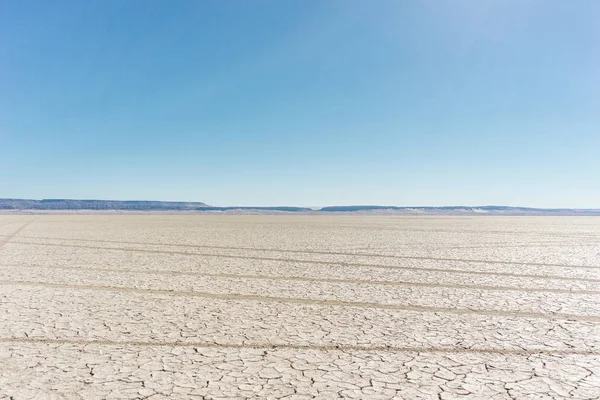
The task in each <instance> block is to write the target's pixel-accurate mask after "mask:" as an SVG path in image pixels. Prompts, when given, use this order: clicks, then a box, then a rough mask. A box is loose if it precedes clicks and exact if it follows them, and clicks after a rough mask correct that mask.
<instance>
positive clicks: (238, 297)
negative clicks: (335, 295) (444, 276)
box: [0, 280, 600, 322]
mask: <svg viewBox="0 0 600 400" xmlns="http://www.w3.org/2000/svg"><path fill="white" fill-rule="evenodd" d="M0 285H7V286H29V287H47V288H53V289H72V290H99V291H107V292H122V293H140V294H155V295H167V296H182V297H200V298H206V299H215V300H234V301H255V302H274V303H290V304H301V305H316V306H326V307H327V306H339V307H356V308H367V309H382V310H397V311H414V312H432V313H450V314H463V315H465V314H470V315H484V316H490V317H496V316H498V317H514V318H535V319H546V320H571V321H588V322H600V316H595V315H594V316H587V315H573V314H563V313H536V312H522V311H501V310H482V309H470V308H448V307H429V306H415V305H399V304H380V303H367V302H353V301H340V300H317V299H301V298H293V297H275V296H258V295H246V294H220V293H208V292H192V291H179V290H159V289H138V288H128V287H117V286H101V285H73V284H64V283H46V282H31V281H12V280H0Z"/></svg>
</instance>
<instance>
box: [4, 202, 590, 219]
mask: <svg viewBox="0 0 600 400" xmlns="http://www.w3.org/2000/svg"><path fill="white" fill-rule="evenodd" d="M0 210H13V211H20V210H23V211H26V210H31V211H36V210H37V211H77V210H96V211H111V210H114V211H194V212H235V213H249V212H265V213H267V212H287V213H369V214H373V213H376V214H396V215H597V216H600V209H574V208H552V209H550V208H531V207H509V206H442V207H422V206H414V207H405V206H403V207H398V206H331V207H322V208H319V209H313V208H307V207H290V206H273V207H247V206H240V207H236V206H231V207H214V206H209V205H207V204H206V203H202V202H180V201H139V200H132V201H121V200H71V199H43V200H29V199H0Z"/></svg>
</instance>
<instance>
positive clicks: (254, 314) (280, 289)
mask: <svg viewBox="0 0 600 400" xmlns="http://www.w3.org/2000/svg"><path fill="white" fill-rule="evenodd" d="M0 275H1V276H0V398H1V399H15V400H19V399H146V398H147V399H167V398H170V399H188V398H189V399H195V398H197V399H247V398H256V399H290V400H291V399H312V398H319V399H336V398H347V399H455V398H464V399H563V398H564V399H566V398H568V399H598V398H600V218H594V217H589V218H586V217H578V218H572V217H556V218H550V217H395V216H347V215H346V216H328V215H327V216H294V215H280V216H264V215H263V216H236V215H182V214H180V215H116V214H115V215H66V214H63V215H0Z"/></svg>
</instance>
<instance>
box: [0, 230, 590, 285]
mask: <svg viewBox="0 0 600 400" xmlns="http://www.w3.org/2000/svg"><path fill="white" fill-rule="evenodd" d="M11 243H15V244H26V245H32V246H55V247H74V248H84V249H97V250H116V251H124V252H127V251H133V252H138V253H150V254H177V255H185V256H201V257H213V258H230V259H238V260H258V261H277V262H291V263H298V264H316V265H340V266H344V267H358V268H378V269H386V270H407V271H425V272H441V273H461V274H470V275H482V276H510V277H521V278H543V279H553V280H563V281H575V282H577V281H580V282H599V283H600V279H592V278H571V277H562V276H556V275H540V274H517V273H513V272H490V271H473V270H465V269H447V268H424V267H408V266H395V265H381V264H369V263H354V262H342V261H322V260H298V259H293V258H277V257H258V256H237V255H226V254H211V253H190V252H185V251H168V250H147V249H128V248H122V247H100V246H82V245H62V244H54V243H52V244H50V243H30V242H19V241H15V240H13V241H12V242H11ZM421 259H425V260H439V259H432V258H421ZM452 261H462V262H479V263H483V264H485V263H488V262H487V261H471V260H457V259H453V260H452ZM502 263H503V264H514V263H509V262H502ZM522 264H523V265H535V264H527V263H522ZM542 265H544V266H559V267H571V268H579V267H578V266H573V265H552V264H542ZM581 268H586V269H599V270H600V268H599V267H590V266H583V267H581Z"/></svg>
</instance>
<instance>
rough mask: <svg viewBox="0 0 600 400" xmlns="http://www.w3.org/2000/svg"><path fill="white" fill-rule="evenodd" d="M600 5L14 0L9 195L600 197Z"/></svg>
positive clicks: (235, 199)
mask: <svg viewBox="0 0 600 400" xmlns="http://www.w3.org/2000/svg"><path fill="white" fill-rule="evenodd" d="M598 21H600V1H596V0H576V1H564V0H530V1H526V0H498V1H489V0H488V1H486V0H482V1H471V0H452V1H450V0H447V1H438V0H419V1H416V0H415V1H402V0H397V1H379V0H378V1H359V0H352V1H342V0H340V1H310V0H278V1H261V0H258V1H229V0H227V1H183V0H178V1H148V0H130V1H122V0H102V1H79V0H73V1H63V0H61V1H54V2H49V1H30V0H24V1H3V2H0V171H2V172H1V173H0V197H19V198H21V197H25V198H100V199H155V200H190V201H191V200H197V201H204V202H207V203H209V204H213V205H282V204H286V205H308V206H319V205H336V204H392V205H485V204H503V205H524V206H539V207H589V208H600V24H598Z"/></svg>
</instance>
